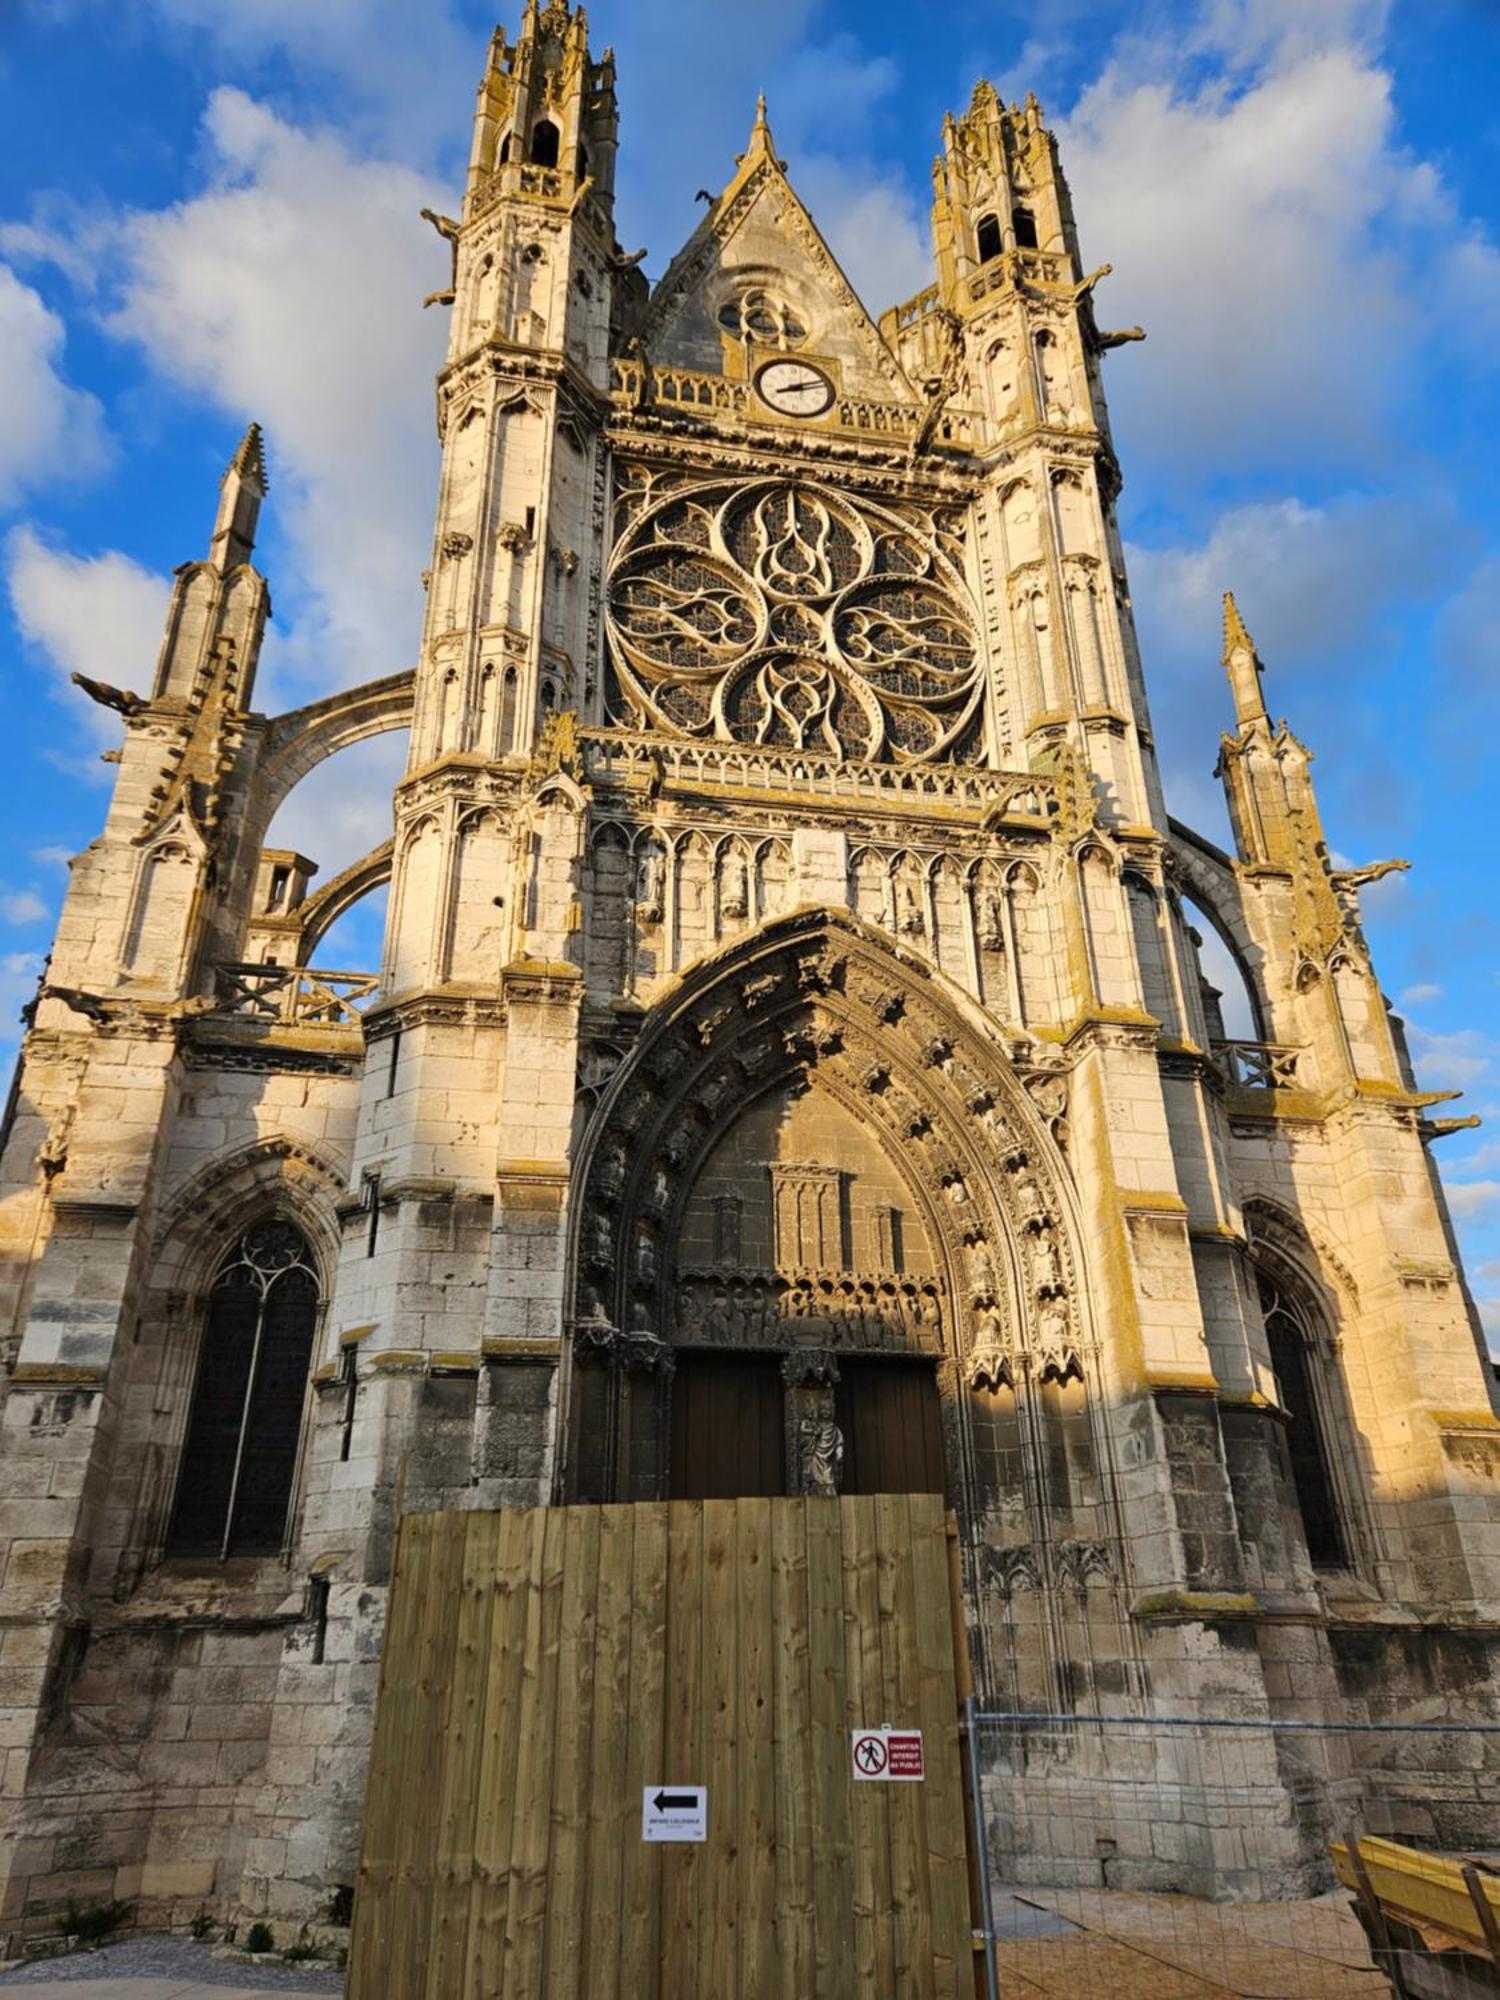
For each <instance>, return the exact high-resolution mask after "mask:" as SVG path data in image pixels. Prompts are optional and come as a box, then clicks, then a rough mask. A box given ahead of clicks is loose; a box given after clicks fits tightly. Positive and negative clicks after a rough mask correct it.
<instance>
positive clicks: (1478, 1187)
mask: <svg viewBox="0 0 1500 2000" xmlns="http://www.w3.org/2000/svg"><path fill="white" fill-rule="evenodd" d="M1443 1189H1444V1192H1445V1193H1446V1194H1447V1197H1448V1206H1449V1208H1451V1209H1452V1211H1453V1213H1454V1215H1455V1216H1457V1217H1458V1218H1459V1220H1460V1221H1463V1222H1468V1221H1471V1220H1472V1219H1473V1218H1474V1217H1475V1216H1476V1215H1480V1214H1482V1213H1483V1212H1484V1211H1485V1210H1486V1209H1490V1208H1493V1207H1494V1206H1495V1205H1496V1203H1497V1202H1500V1181H1450V1180H1445V1181H1444V1183H1443Z"/></svg>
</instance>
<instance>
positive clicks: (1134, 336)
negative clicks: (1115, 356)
mask: <svg viewBox="0 0 1500 2000" xmlns="http://www.w3.org/2000/svg"><path fill="white" fill-rule="evenodd" d="M1145 338H1146V329H1145V328H1144V327H1143V326H1121V327H1116V328H1115V329H1114V331H1113V332H1111V333H1095V335H1094V345H1095V346H1096V347H1097V348H1098V350H1099V352H1100V353H1101V354H1106V353H1108V351H1109V349H1110V348H1112V347H1123V346H1124V345H1125V344H1126V342H1127V341H1131V340H1144V339H1145Z"/></svg>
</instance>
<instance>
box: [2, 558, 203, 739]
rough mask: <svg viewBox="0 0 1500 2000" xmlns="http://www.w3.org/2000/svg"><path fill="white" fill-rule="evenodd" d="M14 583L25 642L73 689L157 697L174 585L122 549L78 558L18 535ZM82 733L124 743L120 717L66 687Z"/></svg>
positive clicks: (9, 562)
mask: <svg viewBox="0 0 1500 2000" xmlns="http://www.w3.org/2000/svg"><path fill="white" fill-rule="evenodd" d="M5 569H6V583H7V585H8V587H9V591H10V602H11V610H12V612H13V613H14V616H15V621H16V624H17V626H18V627H19V629H20V632H21V636H22V638H23V639H25V640H26V641H27V643H28V644H29V645H30V646H32V647H33V648H34V649H35V650H36V651H37V652H38V654H40V656H41V657H42V658H43V659H45V660H46V661H47V662H48V663H49V664H50V666H51V667H52V668H53V669H54V670H55V672H56V673H57V675H58V676H59V678H60V680H62V681H63V682H64V683H65V682H66V677H67V675H68V674H70V673H82V674H88V675H89V676H90V677H91V678H93V679H95V680H103V681H109V682H110V683H111V684H112V685H114V686H116V687H125V688H131V689H134V690H135V691H136V692H138V693H140V692H146V691H149V689H150V685H151V676H152V672H153V669H154V667H155V664H156V656H157V653H158V651H159V650H160V647H161V636H162V625H163V622H164V620H165V618H166V611H167V595H168V585H167V582H166V580H165V579H164V578H162V577H159V576H154V575H153V574H152V573H151V571H150V570H147V569H143V568H142V567H141V565H140V564H139V563H136V562H132V561H131V560H130V558H129V557H128V556H123V555H121V554H119V553H118V551H116V550H113V549H111V550H109V551H107V552H106V553H105V554H103V555H98V556H77V555H74V554H72V553H71V552H70V551H69V550H67V549H60V548H55V547H53V546H52V544H50V543H49V542H44V541H43V540H42V538H41V537H40V535H38V534H37V533H36V531H35V530H34V529H33V528H30V527H20V528H16V529H14V530H13V531H12V533H11V534H10V536H9V538H8V540H7V542H6V544H5ZM57 691H58V692H59V693H64V692H65V693H66V695H67V697H68V699H69V700H70V702H71V703H72V704H73V705H74V708H75V713H76V714H77V717H78V721H79V724H80V727H81V728H83V729H84V730H86V731H87V732H88V733H89V735H91V736H92V737H93V738H94V739H95V740H96V741H97V742H98V743H100V744H105V745H113V744H116V743H118V742H119V740H120V733H121V732H120V718H119V717H118V716H117V715H115V714H113V713H112V712H111V711H110V710H108V709H103V708H96V707H95V706H94V704H93V703H92V702H90V701H88V700H86V699H85V697H84V696H83V695H82V694H81V693H79V692H78V691H77V690H76V689H73V688H71V687H66V686H65V685H64V686H63V687H60V688H59V689H58V690H57Z"/></svg>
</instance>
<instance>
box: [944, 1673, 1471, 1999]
mask: <svg viewBox="0 0 1500 2000" xmlns="http://www.w3.org/2000/svg"><path fill="white" fill-rule="evenodd" d="M968 1737H969V1756H970V1768H971V1774H972V1781H973V1789H974V1791H975V1792H976V1793H977V1795H978V1797H979V1799H980V1801H981V1808H982V1809H981V1810H980V1812H979V1813H978V1821H979V1829H980V1846H981V1851H982V1856H983V1861H982V1866H981V1877H982V1887H983V1889H984V1891H985V1892H986V1894H985V1903H984V1925H983V1928H984V1930H985V1931H986V1933H987V1936H986V1939H985V1948H986V1971H987V1981H988V1991H989V1994H990V1996H991V2000H1013V1996H1023V1995H1024V1996H1026V2000H1033V1996H1042V1995H1058V1996H1066V2000H1091V1996H1094V1995H1108V1996H1110V2000H1179V1996H1184V2000H1185V1996H1188V1995H1209V1994H1213V1995H1229V1994H1233V1995H1243V1996H1247V2000H1248V1997H1249V1996H1254V1997H1255V2000H1301V1996H1303V1995H1306V1996H1309V2000H1314V1996H1315V1997H1316V2000H1322V1996H1331V2000H1363V1996H1366V1995H1368V1996H1371V2000H1376V1996H1381V1995H1387V1994H1391V1993H1395V1994H1397V1995H1398V1996H1412V2000H1418V1996H1420V2000H1429V1996H1430V2000H1480V1996H1491V1997H1492V2000H1494V1996H1500V1875H1495V1876H1491V1875H1490V1874H1489V1873H1488V1870H1487V1867H1486V1864H1491V1865H1493V1866H1494V1867H1496V1868H1500V1722H1497V1723H1474V1724H1459V1723H1449V1722H1438V1723H1422V1724H1411V1725H1406V1724H1384V1723H1364V1724H1359V1723H1349V1724H1342V1725H1324V1724H1321V1723H1295V1722H1292V1723H1289V1722H1247V1721H1242V1720H1234V1719H1229V1718H1220V1717H1203V1716H1193V1717H1182V1716H1168V1717H1161V1716H1149V1717H1147V1716H1114V1715H1101V1716H1085V1715H1024V1714H986V1713H983V1712H981V1711H979V1710H978V1709H977V1707H976V1706H975V1705H974V1704H972V1703H971V1704H970V1705H969V1710H968ZM1385 1843H1393V1844H1394V1845H1391V1846H1389V1847H1388V1846H1387V1845H1385ZM1443 1856H1446V1857H1452V1859H1451V1860H1449V1861H1444V1860H1440V1859H1438V1857H1443ZM1465 1864H1468V1866H1467V1869H1465ZM1340 1869H1341V1870H1342V1874H1343V1877H1344V1880H1343V1881H1342V1882H1341V1881H1340V1879H1339V1871H1340ZM1445 1897H1446V1899H1447V1900H1446V1901H1444V1898H1445ZM1434 1911H1436V1919H1434ZM1361 1912H1363V1915H1362V1914H1361Z"/></svg>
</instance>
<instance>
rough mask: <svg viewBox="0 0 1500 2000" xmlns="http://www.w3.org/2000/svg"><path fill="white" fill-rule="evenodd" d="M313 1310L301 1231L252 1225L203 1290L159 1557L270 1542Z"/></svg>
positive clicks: (285, 1481) (242, 1552)
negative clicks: (173, 1496)
mask: <svg viewBox="0 0 1500 2000" xmlns="http://www.w3.org/2000/svg"><path fill="white" fill-rule="evenodd" d="M317 1316H318V1279H317V1274H316V1272H315V1271H314V1269H313V1261H312V1253H311V1251H310V1250H309V1248H308V1245H307V1240H306V1238H305V1237H304V1236H303V1235H302V1233H301V1231H300V1230H298V1229H297V1228H295V1227H294V1226H293V1224H291V1223H290V1222H285V1221H283V1220H281V1219H280V1218H276V1219H271V1220H267V1221H263V1222H257V1223H255V1224H254V1225H253V1226H252V1227H251V1228H250V1229H248V1230H246V1232H245V1234H244V1235H243V1236H242V1237H241V1239H240V1241H239V1243H238V1244H237V1245H236V1246H235V1248H234V1249H233V1250H232V1251H231V1252H230V1254H229V1256H228V1257H227V1258H226V1260H225V1261H224V1263H223V1264H222V1265H221V1267H220V1269H219V1274H218V1276H217V1277H216V1278H215V1279H214V1282H213V1286H212V1288H211V1290H210V1292H209V1295H208V1308H207V1313H206V1315H205V1319H204V1327H203V1341H202V1345H201V1347H200V1349H199V1354H198V1374H197V1380H196V1381H195V1383H194V1385H193V1401H192V1408H191V1411H190V1413H189V1416H188V1425H187V1435H186V1438H185V1439H184V1442H183V1447H182V1465H181V1469H180V1471H179V1473H178V1480H177V1504H176V1507H175V1508H174V1510H173V1514H172V1525H171V1528H170V1530H169V1531H168V1535H167V1554H168V1555H169V1556H212V1557H218V1558H223V1557H227V1556H250V1555H274V1554H275V1553H276V1551H277V1550H278V1549H279V1548H280V1547H281V1545H282V1542H283V1540H284V1538H285V1534H286V1519H287V1508H288V1505H289V1504H290V1501H291V1496H292V1481H293V1478H294V1476H295V1473H296V1469H297V1448H298V1443H299V1440H300V1437H301V1432H302V1407H303V1401H304V1398H305V1395H306V1390H307V1371H308V1364H309V1362H310V1360H311V1358H312V1344H313V1333H314V1330H315V1328H316V1325H317Z"/></svg>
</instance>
